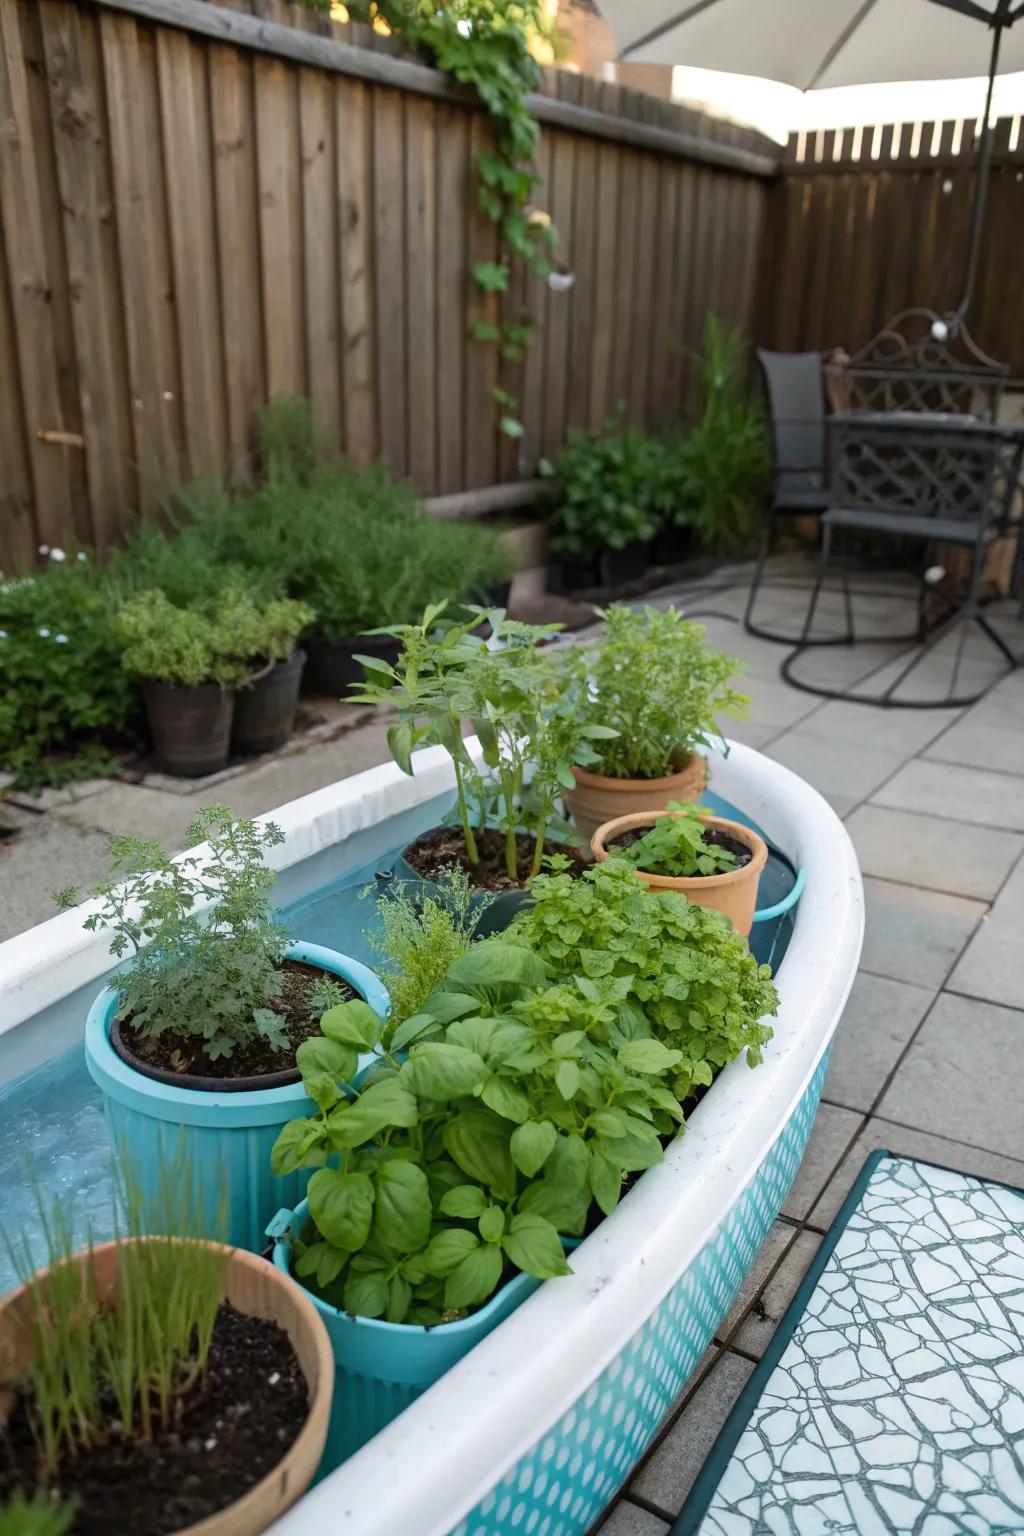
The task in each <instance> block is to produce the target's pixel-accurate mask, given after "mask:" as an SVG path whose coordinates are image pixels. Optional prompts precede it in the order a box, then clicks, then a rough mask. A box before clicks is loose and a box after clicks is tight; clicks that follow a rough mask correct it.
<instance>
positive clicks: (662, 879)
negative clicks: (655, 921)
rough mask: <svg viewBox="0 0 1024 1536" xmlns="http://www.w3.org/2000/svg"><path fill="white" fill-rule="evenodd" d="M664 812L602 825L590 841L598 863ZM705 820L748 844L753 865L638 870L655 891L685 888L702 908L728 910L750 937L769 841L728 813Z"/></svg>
mask: <svg viewBox="0 0 1024 1536" xmlns="http://www.w3.org/2000/svg"><path fill="white" fill-rule="evenodd" d="M664 814H665V813H664V811H660V812H658V813H657V814H653V813H652V812H650V811H638V812H636V813H635V814H634V815H632V816H619V817H617V818H616V819H615V820H614V821H608V822H606V823H605V824H604V826H603V827H598V829H597V831H596V832H595V833H594V835H593V837H592V838H591V840H590V847H591V849H592V851H593V854H594V858H595V859H597V861H598V863H603V862H604V860H605V859H608V858H611V857H612V856H613V854H614V852H615V850H614V848H613V849H611V850H610V851H609V849H608V844H609V843H611V842H614V841H615V839H616V838H617V837H620V836H621V835H622V833H623V832H632V831H633V829H634V828H635V827H643V828H644V829H646V828H648V827H653V825H654V823H655V822H656V821H657V819H658V816H659V815H664ZM669 814H670V815H676V816H681V815H682V814H683V813H682V811H675V812H670V813H669ZM701 820H702V821H703V822H704V825H705V826H707V827H714V828H715V830H716V831H717V832H726V833H728V835H729V836H730V837H734V838H735V839H736V841H737V842H739V843H744V844H745V845H746V846H747V847H748V848H749V849H750V852H751V859H750V862H749V864H744V866H743V868H742V869H731V870H729V871H728V873H726V874H724V875H692V876H690V877H689V878H685V879H684V878H683V876H681V875H652V874H648V872H647V871H646V870H644V869H638V870H636V871H634V873H635V874H636V877H637V879H638V880H642V881H643V883H644V884H645V885H646V886H648V887H649V889H650V890H652V891H681V892H682V893H683V895H684V896H685V897H686V898H687V899H688V900H689V901H692V902H694V903H695V904H696V905H697V906H698V907H711V908H712V909H713V910H714V911H716V912H722V913H724V914H725V916H726V917H727V918H728V919H729V921H730V923H732V926H733V927H734V928H735V930H736V932H737V933H741V934H742V935H743V937H744V938H746V936H747V934H748V933H749V932H750V929H751V926H752V925H753V921H754V911H755V909H756V907H757V886H758V882H759V880H760V878H761V871H762V869H764V866H765V863H766V862H767V859H768V847H767V844H766V843H765V841H764V838H763V837H759V836H758V835H757V833H756V832H754V831H752V830H751V828H750V827H744V826H743V825H741V823H740V822H738V821H726V819H725V817H724V816H702V817H701Z"/></svg>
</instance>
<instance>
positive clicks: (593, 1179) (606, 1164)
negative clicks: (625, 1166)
mask: <svg viewBox="0 0 1024 1536" xmlns="http://www.w3.org/2000/svg"><path fill="white" fill-rule="evenodd" d="M590 1188H591V1192H592V1193H593V1196H594V1199H595V1200H596V1201H597V1203H598V1205H599V1206H600V1207H601V1209H602V1211H604V1214H605V1215H606V1216H610V1215H611V1213H612V1211H614V1209H615V1207H616V1206H617V1205H618V1203H619V1198H620V1196H621V1194H622V1169H621V1168H620V1167H619V1165H618V1164H617V1163H615V1162H613V1161H612V1160H611V1159H610V1158H608V1157H605V1156H604V1154H603V1153H602V1152H601V1151H599V1149H598V1148H597V1147H592V1148H591V1151H590Z"/></svg>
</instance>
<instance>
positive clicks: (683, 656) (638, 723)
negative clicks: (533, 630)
mask: <svg viewBox="0 0 1024 1536" xmlns="http://www.w3.org/2000/svg"><path fill="white" fill-rule="evenodd" d="M601 618H602V619H603V620H604V634H603V636H602V638H601V639H600V640H598V641H597V642H596V643H595V644H593V645H578V646H574V647H573V648H572V650H570V651H568V652H567V653H565V659H564V663H563V665H564V667H565V674H566V684H567V687H569V688H571V689H572V690H573V696H574V699H575V708H576V711H577V713H578V717H579V719H580V721H581V722H582V723H583V724H584V725H590V724H594V725H601V726H603V727H605V728H607V729H610V730H611V731H612V732H614V735H611V736H608V737H607V738H606V739H604V740H598V741H595V742H594V750H595V752H596V753H597V755H598V757H599V759H600V763H599V766H598V767H597V770H596V771H597V772H598V773H602V774H605V775H607V776H608V777H609V778H616V779H657V778H661V777H662V776H663V775H665V774H669V773H672V772H673V771H674V769H675V766H676V760H677V757H678V754H679V753H682V752H692V751H693V750H694V749H695V748H696V747H702V746H708V745H710V744H711V742H712V741H714V740H718V739H720V737H721V731H720V729H719V725H718V719H717V717H718V716H719V715H722V714H728V715H742V714H743V713H745V709H746V705H747V699H746V698H745V697H744V695H743V694H740V693H736V692H735V691H734V690H733V689H732V688H731V687H730V686H729V679H730V678H731V677H733V676H735V674H736V673H738V672H739V671H740V670H741V668H740V663H739V662H736V661H733V660H732V658H731V657H729V656H726V655H725V654H724V653H723V652H722V651H717V650H715V649H714V648H713V647H712V646H710V645H709V644H708V643H707V639H706V635H707V631H706V630H705V628H704V626H703V625H702V624H694V623H692V622H691V621H689V620H687V619H684V617H683V615H682V613H680V612H679V610H678V609H676V608H667V609H665V610H664V611H661V610H659V609H657V608H652V607H646V608H644V609H643V610H640V611H637V610H633V609H630V608H627V607H625V606H624V605H622V604H615V605H614V606H612V607H611V608H607V609H605V610H604V611H603V612H602V613H601ZM584 766H586V765H584Z"/></svg>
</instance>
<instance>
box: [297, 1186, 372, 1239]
mask: <svg viewBox="0 0 1024 1536" xmlns="http://www.w3.org/2000/svg"><path fill="white" fill-rule="evenodd" d="M306 1198H307V1199H308V1201H309V1214H310V1215H311V1216H312V1218H313V1220H314V1221H315V1222H316V1227H317V1231H318V1232H319V1233H320V1234H321V1236H322V1237H325V1238H326V1239H327V1241H328V1242H329V1243H331V1244H333V1246H334V1247H335V1248H344V1249H345V1251H346V1252H347V1253H355V1252H356V1251H357V1250H358V1249H360V1248H362V1247H363V1245H364V1243H365V1242H366V1239H367V1238H368V1237H369V1235H370V1223H371V1222H372V1220H373V1183H372V1181H371V1179H370V1176H369V1174H366V1173H340V1172H339V1171H338V1170H337V1169H336V1168H321V1169H320V1171H319V1172H318V1173H314V1175H313V1177H312V1178H311V1179H310V1181H309V1187H308V1189H307V1190H306Z"/></svg>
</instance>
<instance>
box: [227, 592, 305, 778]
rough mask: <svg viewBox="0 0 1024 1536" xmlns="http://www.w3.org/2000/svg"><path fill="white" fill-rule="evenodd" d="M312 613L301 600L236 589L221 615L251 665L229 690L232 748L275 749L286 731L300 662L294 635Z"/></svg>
mask: <svg viewBox="0 0 1024 1536" xmlns="http://www.w3.org/2000/svg"><path fill="white" fill-rule="evenodd" d="M313 617H314V615H313V610H312V608H310V607H309V606H308V605H307V604H306V603H297V602H294V601H293V600H292V599H290V598H273V599H272V600H271V601H270V602H268V603H265V604H260V603H258V602H257V601H256V600H255V598H253V597H252V596H251V595H250V594H248V593H240V594H239V596H238V599H237V601H236V603H235V605H234V609H233V611H232V612H231V613H230V614H225V615H224V619H225V622H226V623H228V624H229V625H230V629H231V632H232V635H233V644H234V645H235V646H237V648H238V651H239V654H241V655H243V656H245V657H246V660H247V664H248V666H249V667H250V668H251V669H252V670H251V672H250V674H249V676H248V677H247V678H245V679H244V680H243V681H242V682H241V683H240V684H239V686H238V689H237V691H236V693H235V715H234V722H233V724H232V727H231V746H232V750H233V751H235V752H239V753H242V754H243V755H250V754H253V753H256V752H275V751H276V750H277V748H278V747H283V746H284V744H285V742H286V741H287V740H288V738H289V736H290V735H291V733H292V728H293V726H294V724H295V708H296V705H297V704H298V701H299V685H300V683H301V681H302V670H303V668H304V667H305V665H306V653H305V651H303V650H301V649H300V648H299V647H298V646H297V644H296V641H297V640H298V637H299V635H300V634H301V633H302V631H303V630H304V629H305V628H306V627H307V625H308V624H310V623H311V622H312V620H313Z"/></svg>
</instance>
